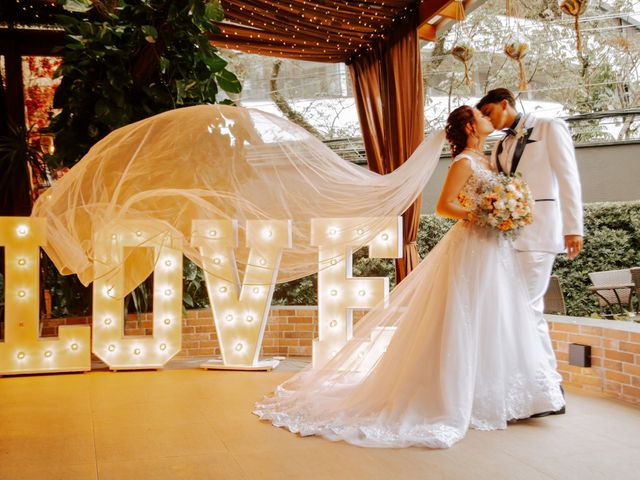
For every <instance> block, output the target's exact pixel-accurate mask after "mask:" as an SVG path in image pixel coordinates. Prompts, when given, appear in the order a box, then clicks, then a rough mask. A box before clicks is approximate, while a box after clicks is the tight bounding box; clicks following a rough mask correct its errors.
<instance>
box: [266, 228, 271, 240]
mask: <svg viewBox="0 0 640 480" xmlns="http://www.w3.org/2000/svg"><path fill="white" fill-rule="evenodd" d="M264 236H265V237H267V238H271V237H273V231H271V229H269V228H267V229H265V231H264Z"/></svg>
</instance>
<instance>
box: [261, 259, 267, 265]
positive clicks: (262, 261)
mask: <svg viewBox="0 0 640 480" xmlns="http://www.w3.org/2000/svg"><path fill="white" fill-rule="evenodd" d="M259 261H260V265H266V264H267V261H266V260H265V259H264V258H261V259H260V260H259Z"/></svg>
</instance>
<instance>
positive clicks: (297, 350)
mask: <svg viewBox="0 0 640 480" xmlns="http://www.w3.org/2000/svg"><path fill="white" fill-rule="evenodd" d="M289 355H291V356H296V357H308V356H311V347H289Z"/></svg>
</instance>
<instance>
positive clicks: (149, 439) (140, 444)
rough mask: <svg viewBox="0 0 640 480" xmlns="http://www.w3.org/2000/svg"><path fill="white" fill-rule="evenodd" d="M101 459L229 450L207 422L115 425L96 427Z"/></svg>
mask: <svg viewBox="0 0 640 480" xmlns="http://www.w3.org/2000/svg"><path fill="white" fill-rule="evenodd" d="M95 445H96V458H97V461H98V462H125V461H129V460H133V459H149V458H161V457H169V456H180V455H205V454H208V453H215V452H226V451H227V449H226V447H225V445H224V443H223V442H222V440H221V439H220V438H219V437H218V436H217V434H216V432H215V431H214V430H213V429H212V428H211V427H210V426H209V425H208V424H207V423H206V422H204V421H203V422H198V423H183V424H179V425H176V424H172V425H162V424H160V425H143V426H130V425H113V426H112V427H109V428H107V427H100V428H98V427H96V431H95Z"/></svg>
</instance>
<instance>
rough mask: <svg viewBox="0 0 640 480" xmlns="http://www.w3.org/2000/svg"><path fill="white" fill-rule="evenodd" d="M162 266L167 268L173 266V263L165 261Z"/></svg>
mask: <svg viewBox="0 0 640 480" xmlns="http://www.w3.org/2000/svg"><path fill="white" fill-rule="evenodd" d="M164 264H165V265H166V266H167V267H170V266H171V265H173V262H172V261H171V260H165V262H164Z"/></svg>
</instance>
